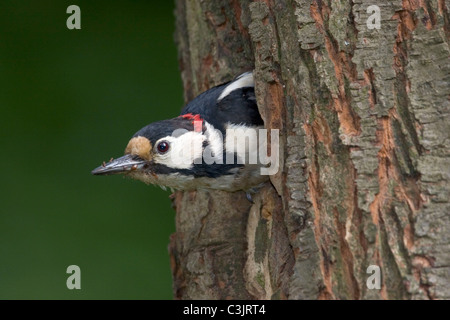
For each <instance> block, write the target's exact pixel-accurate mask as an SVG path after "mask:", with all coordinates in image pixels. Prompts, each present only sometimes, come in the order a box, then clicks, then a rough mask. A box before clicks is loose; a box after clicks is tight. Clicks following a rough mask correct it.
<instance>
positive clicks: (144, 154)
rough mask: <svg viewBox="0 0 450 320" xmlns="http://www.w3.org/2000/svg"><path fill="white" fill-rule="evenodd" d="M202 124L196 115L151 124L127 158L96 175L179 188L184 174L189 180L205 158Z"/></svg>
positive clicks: (135, 137)
mask: <svg viewBox="0 0 450 320" xmlns="http://www.w3.org/2000/svg"><path fill="white" fill-rule="evenodd" d="M202 123H203V122H202V120H201V119H200V117H199V116H197V115H192V114H189V115H183V116H180V117H177V118H173V119H168V120H163V121H158V122H154V123H151V124H149V125H147V126H145V127H144V128H142V129H141V130H139V131H138V132H136V133H135V134H134V135H133V137H132V138H131V139H130V141H129V142H128V144H127V146H126V148H125V155H124V156H122V157H120V158H117V159H111V160H110V161H109V162H107V163H105V162H104V163H103V164H102V165H101V166H99V167H98V168H96V169H94V170H93V171H92V174H94V175H111V174H124V175H127V176H130V177H131V178H134V179H138V180H141V181H144V182H145V183H152V184H158V185H161V186H168V187H176V186H177V185H178V184H179V182H177V181H176V180H177V179H176V178H177V177H178V178H179V177H180V176H181V175H182V174H183V173H185V175H186V176H187V174H186V172H187V171H188V170H189V169H190V168H191V167H192V166H193V163H194V160H195V159H196V158H201V157H202V146H203V143H204V141H205V136H204V135H203V131H204V129H205V128H204V126H203V125H202ZM193 144H196V145H197V146H200V147H197V148H195V147H193ZM168 178H169V181H167V180H168ZM171 181H172V183H171ZM172 185H173V186H172Z"/></svg>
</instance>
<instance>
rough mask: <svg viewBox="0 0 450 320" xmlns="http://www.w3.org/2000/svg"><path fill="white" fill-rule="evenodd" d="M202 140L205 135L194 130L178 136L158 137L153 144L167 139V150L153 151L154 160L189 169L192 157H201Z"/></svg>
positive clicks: (175, 167) (192, 161)
mask: <svg viewBox="0 0 450 320" xmlns="http://www.w3.org/2000/svg"><path fill="white" fill-rule="evenodd" d="M204 140H205V136H204V135H203V134H202V133H201V132H195V131H187V132H186V133H184V134H182V135H180V136H178V137H172V136H167V137H164V138H162V139H159V140H158V141H157V142H156V143H155V146H158V144H159V142H161V141H167V142H168V143H169V151H167V152H166V153H163V154H161V153H159V152H158V151H155V155H154V161H155V162H156V163H160V164H164V165H166V166H168V167H170V168H174V169H190V168H192V166H193V164H194V159H197V158H200V159H201V158H202V153H203V141H204Z"/></svg>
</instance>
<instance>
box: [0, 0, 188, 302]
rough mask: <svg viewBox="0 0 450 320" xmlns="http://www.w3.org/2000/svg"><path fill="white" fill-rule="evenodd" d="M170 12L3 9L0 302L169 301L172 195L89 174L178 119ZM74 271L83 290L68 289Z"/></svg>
mask: <svg viewBox="0 0 450 320" xmlns="http://www.w3.org/2000/svg"><path fill="white" fill-rule="evenodd" d="M71 4H76V5H78V6H79V7H80V8H81V28H82V29H81V30H69V29H67V27H66V20H67V18H68V17H69V16H70V14H67V13H66V9H67V7H68V6H69V5H71ZM173 10H174V4H173V1H158V2H156V1H145V0H141V1H137V0H134V1H133V0H128V1H98V0H96V1H92V0H91V1H86V0H83V1H80V0H76V1H61V0H59V1H34V0H33V1H32V0H27V1H12V0H11V1H10V0H2V1H0V108H1V109H0V111H1V115H0V128H1V135H0V143H1V145H0V146H1V155H0V167H1V168H2V169H1V184H0V200H1V204H0V210H1V213H0V299H171V298H172V287H171V286H172V279H171V273H170V263H169V255H168V250H167V246H168V243H169V236H170V234H171V233H172V232H174V211H173V210H172V209H171V203H170V200H169V194H170V193H169V192H165V191H162V190H161V189H159V188H158V187H155V186H147V185H145V184H143V183H141V182H138V181H133V180H130V179H124V178H122V177H120V176H108V177H94V176H92V175H91V174H90V171H91V170H92V169H93V168H95V167H97V166H98V165H100V164H101V162H102V161H104V160H109V159H110V158H111V157H118V156H120V155H122V154H123V150H124V149H125V146H126V144H127V142H128V140H129V139H130V138H131V136H132V135H133V134H134V133H135V132H136V131H137V130H138V129H140V128H141V127H143V126H145V125H147V124H148V123H150V122H153V121H156V120H161V119H165V118H172V117H175V116H176V115H177V114H178V113H179V110H180V109H181V107H182V105H183V98H182V85H181V80H180V74H179V70H178V62H177V56H176V54H177V53H176V47H175V45H174V42H173V33H174V14H173ZM72 264H75V265H78V266H79V267H80V268H81V290H69V289H67V287H66V279H67V277H68V276H69V274H67V273H66V269H67V267H68V266H69V265H72Z"/></svg>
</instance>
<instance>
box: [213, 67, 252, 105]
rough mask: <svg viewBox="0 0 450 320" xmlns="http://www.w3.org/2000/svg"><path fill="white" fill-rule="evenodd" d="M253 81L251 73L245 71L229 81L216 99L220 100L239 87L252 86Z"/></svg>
mask: <svg viewBox="0 0 450 320" xmlns="http://www.w3.org/2000/svg"><path fill="white" fill-rule="evenodd" d="M254 86H255V82H254V81H253V73H251V72H247V73H244V74H242V75H241V76H240V77H239V78H237V79H236V80H235V81H233V82H232V83H230V84H229V85H228V86H227V87H226V88H225V89H224V90H223V91H222V93H221V94H220V96H219V98H217V101H220V100H222V99H223V98H225V97H226V96H227V95H229V94H230V93H231V92H232V91H234V90H236V89H239V88H246V87H254Z"/></svg>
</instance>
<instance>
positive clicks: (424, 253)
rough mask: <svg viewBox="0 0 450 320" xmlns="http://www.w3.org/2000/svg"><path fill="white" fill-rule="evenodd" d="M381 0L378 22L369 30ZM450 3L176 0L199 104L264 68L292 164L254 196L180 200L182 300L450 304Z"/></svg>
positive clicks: (183, 55) (270, 119) (267, 101)
mask: <svg viewBox="0 0 450 320" xmlns="http://www.w3.org/2000/svg"><path fill="white" fill-rule="evenodd" d="M374 4H375V5H378V6H379V8H380V9H381V29H379V30H378V29H368V27H367V24H366V22H367V19H368V18H369V16H370V14H371V13H367V7H369V6H370V5H374ZM448 9H449V2H448V1H444V0H403V1H402V0H397V1H371V0H353V1H352V0H348V1H344V0H342V1H337V0H335V1H331V0H328V1H325V0H277V1H275V0H266V1H249V0H230V1H196V0H177V2H176V10H175V14H176V36H175V38H176V43H177V45H178V49H179V63H180V67H181V74H182V79H183V83H184V88H185V98H186V101H188V100H190V99H192V98H193V97H194V96H195V95H197V94H198V93H200V92H202V91H204V90H206V89H208V88H210V87H211V86H213V85H217V84H219V83H221V82H224V81H227V80H229V79H231V78H232V77H234V76H235V75H237V74H239V73H240V72H243V71H247V70H251V69H254V70H255V73H254V75H255V79H256V91H257V101H258V105H259V108H260V112H261V115H262V117H263V119H264V121H265V126H266V128H268V129H272V128H276V129H280V147H281V152H280V155H281V159H280V171H279V173H278V174H276V175H275V176H272V177H271V183H268V184H267V185H266V186H265V187H264V188H263V189H262V190H261V191H260V192H259V193H258V194H257V195H256V196H255V197H254V200H255V203H254V204H253V205H251V204H250V203H249V202H248V201H247V200H246V199H245V194H244V193H243V192H237V193H227V192H206V191H198V192H189V193H188V192H185V193H182V192H178V193H176V196H175V200H174V205H175V207H176V211H177V215H176V233H175V234H173V236H172V238H171V244H170V248H169V249H170V255H171V261H172V271H173V279H174V285H173V286H174V297H175V298H177V299H204V298H207V299H449V298H450V281H449V278H450V275H449V273H450V272H449V270H450V269H449V265H450V254H449V234H450V230H449V229H450V228H449V214H448V213H449V212H450V204H449V196H450V185H449V179H450V172H449V168H450V128H449V123H450V121H449V120H450V119H449V113H450V103H449V94H450V91H449V87H450V85H449V80H450V79H449V78H450V76H449V74H450V72H449V71H450V70H449V69H450V64H449V61H448V56H449V41H448V40H449V30H450V29H449V27H450V26H449V15H448ZM369 265H377V266H379V267H380V268H381V275H382V276H381V289H379V290H377V289H368V287H367V285H366V280H367V278H368V276H369V274H367V272H366V270H367V267H368V266H369Z"/></svg>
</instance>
